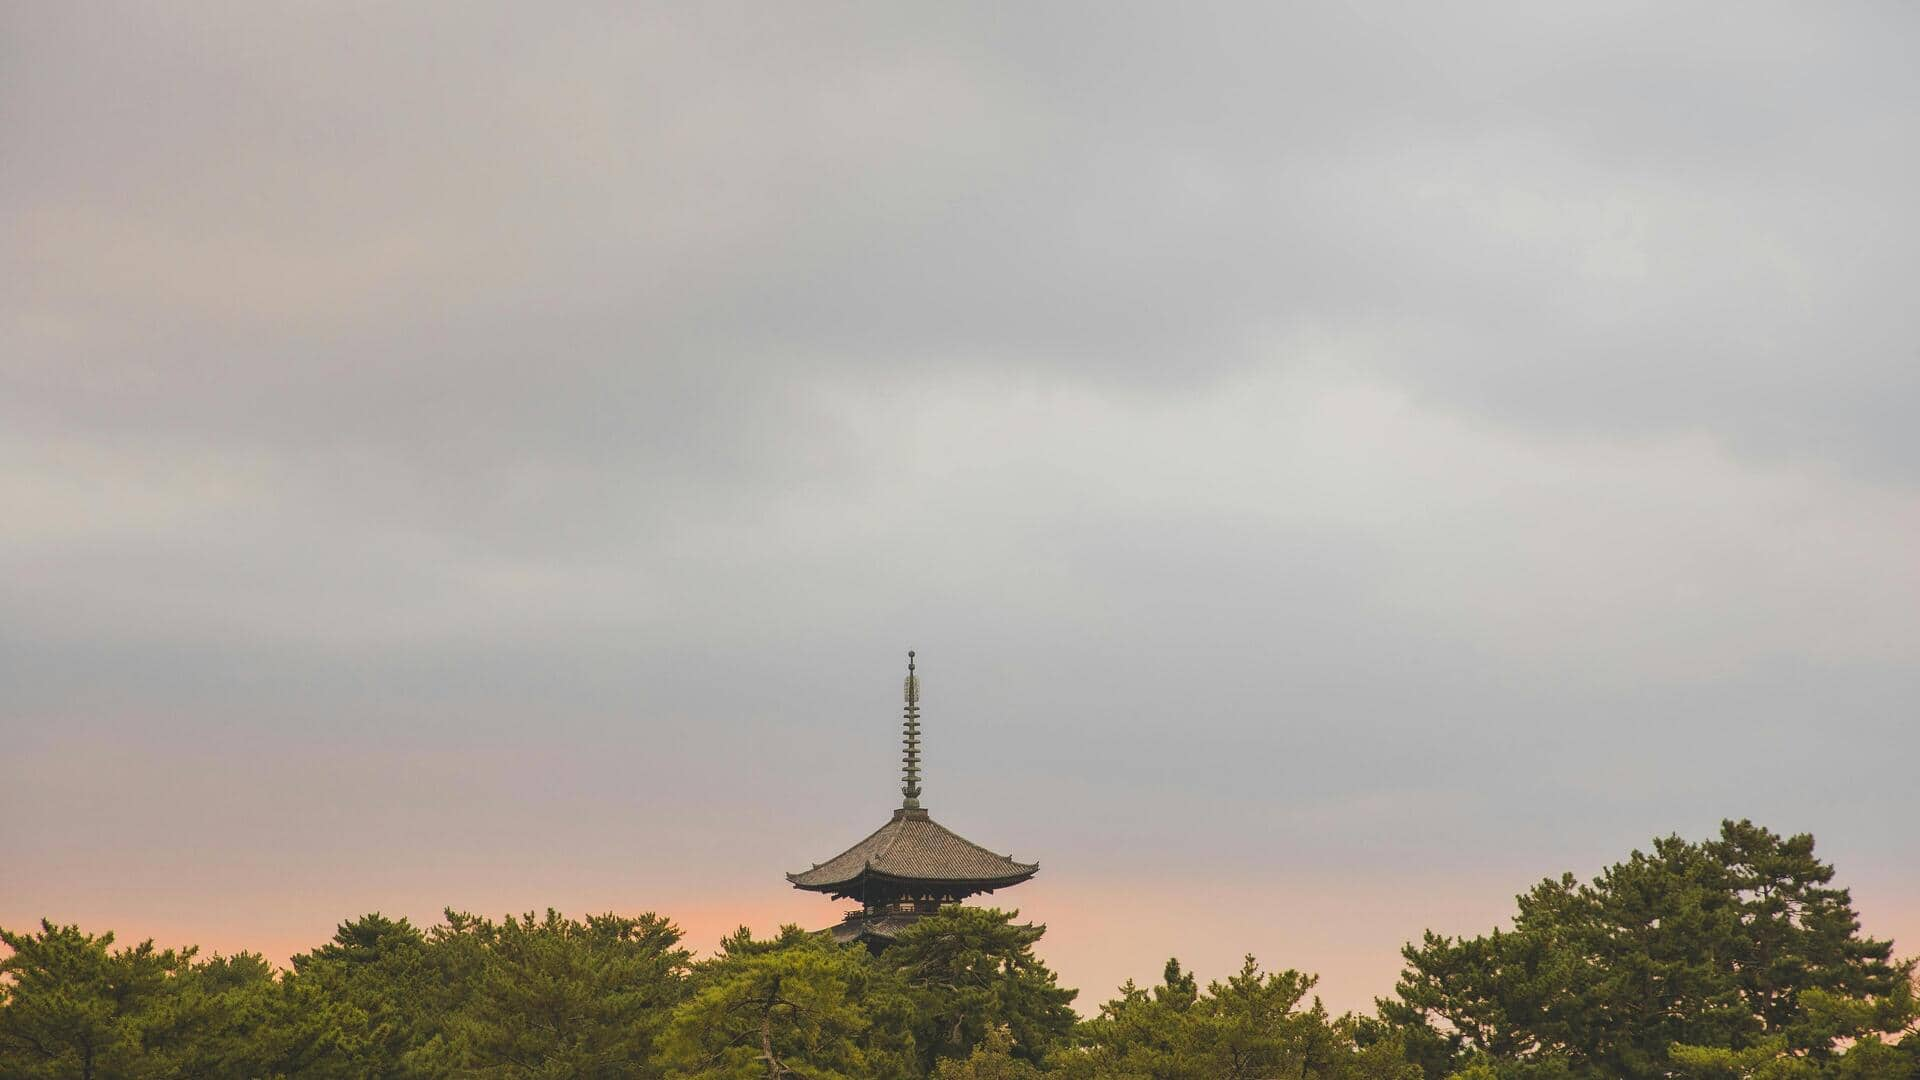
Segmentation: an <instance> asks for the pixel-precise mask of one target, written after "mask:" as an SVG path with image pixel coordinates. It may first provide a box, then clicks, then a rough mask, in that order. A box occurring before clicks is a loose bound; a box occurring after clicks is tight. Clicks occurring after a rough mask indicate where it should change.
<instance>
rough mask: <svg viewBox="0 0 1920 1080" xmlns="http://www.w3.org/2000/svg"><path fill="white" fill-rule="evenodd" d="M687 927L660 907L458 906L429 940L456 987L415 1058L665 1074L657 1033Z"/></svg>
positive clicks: (483, 1066)
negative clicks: (641, 910) (521, 909)
mask: <svg viewBox="0 0 1920 1080" xmlns="http://www.w3.org/2000/svg"><path fill="white" fill-rule="evenodd" d="M679 941H680V931H679V930H678V929H677V928H675V927H674V926H673V924H671V923H670V922H668V921H667V920H665V919H663V918H661V917H659V916H657V915H653V914H646V915H641V916H638V917H632V918H629V917H625V916H618V915H592V916H588V917H587V918H586V919H585V920H574V919H569V918H565V917H563V916H561V915H560V914H559V913H558V912H555V911H552V910H548V912H547V913H546V915H545V917H543V918H536V917H535V916H534V915H533V914H531V913H529V914H527V915H525V916H522V917H519V918H515V917H513V916H508V917H507V918H506V919H505V920H503V921H502V922H499V923H494V922H491V921H489V920H487V919H482V918H476V917H475V916H472V915H467V914H463V913H459V912H453V911H449V912H448V913H447V923H446V925H445V926H444V927H436V928H434V931H433V933H432V936H431V947H432V950H433V952H434V953H436V954H437V958H438V965H439V968H440V969H441V970H443V971H447V972H449V973H451V974H452V975H453V976H454V977H455V979H456V981H457V983H458V993H457V995H456V997H455V999H454V1000H451V1001H450V1002H449V1003H448V1004H447V1006H446V1012H445V1014H444V1015H443V1016H442V1017H441V1019H440V1024H439V1030H438V1031H437V1032H436V1033H435V1035H434V1036H433V1037H432V1038H431V1039H430V1040H429V1041H428V1042H427V1043H426V1045H424V1046H423V1047H421V1048H420V1049H419V1050H417V1051H415V1052H414V1053H412V1054H410V1055H409V1056H408V1057H407V1059H406V1063H407V1065H408V1066H409V1067H410V1068H411V1069H412V1070H414V1071H417V1072H420V1073H423V1074H427V1075H449V1076H451V1075H457V1076H474V1077H497V1078H501V1080H534V1078H541V1077H553V1078H556V1080H557V1078H561V1077H577V1078H582V1080H600V1078H604V1080H614V1078H626V1077H652V1076H659V1075H660V1068H659V1065H658V1062H657V1061H656V1060H655V1056H654V1052H653V1044H654V1041H655V1039H656V1038H658V1036H659V1035H660V1033H661V1032H662V1031H663V1030H664V1029H665V1027H666V1024H667V1020H668V1017H669V1016H670V1015H671V1012H672V1010H673V1007H674V1006H675V1005H676V1004H677V1003H678V1002H679V1000H680V997H681V993H682V980H683V979H684V977H685V974H686V969H687V965H688V960H689V956H688V953H687V952H686V950H684V949H681V948H679V947H678V945H679Z"/></svg>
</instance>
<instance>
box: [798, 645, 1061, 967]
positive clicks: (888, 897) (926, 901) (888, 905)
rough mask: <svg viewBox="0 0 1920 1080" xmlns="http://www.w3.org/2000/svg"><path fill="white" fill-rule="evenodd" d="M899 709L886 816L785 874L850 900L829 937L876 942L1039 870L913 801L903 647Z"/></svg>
mask: <svg viewBox="0 0 1920 1080" xmlns="http://www.w3.org/2000/svg"><path fill="white" fill-rule="evenodd" d="M905 696H906V711H905V713H904V720H903V722H902V724H901V729H902V736H903V740H902V741H903V742H904V744H905V752H904V753H903V755H902V765H903V768H902V781H903V783H902V784H901V788H900V791H901V794H902V795H903V796H904V799H903V801H902V804H901V806H900V808H899V809H897V810H895V811H894V812H893V818H892V820H890V821H888V822H887V823H886V824H885V825H882V826H880V827H879V828H878V829H876V830H874V831H873V833H872V834H871V835H869V836H868V837H867V838H866V839H864V840H862V841H860V842H859V843H857V844H855V845H853V846H852V847H850V848H848V849H847V850H845V851H843V852H841V853H840V854H838V855H835V856H834V857H833V858H831V859H828V860H827V861H826V862H823V863H815V864H814V866H813V868H812V869H810V870H802V871H801V872H799V873H797V874H788V875H787V880H788V881H791V882H792V883H793V886H794V888H796V889H809V890H812V891H814V892H822V893H826V894H827V895H829V896H833V897H839V898H845V899H849V900H857V901H859V902H860V907H859V908H857V909H855V910H853V911H850V912H848V913H847V916H846V918H845V919H843V920H841V922H840V924H839V925H838V926H835V927H833V931H832V932H833V936H834V938H835V939H836V940H838V941H842V942H850V941H864V942H866V944H867V946H868V947H869V948H873V949H876V950H877V949H880V948H883V947H884V946H885V945H886V943H887V942H889V941H891V940H893V937H894V935H896V934H898V933H899V932H900V931H901V930H903V929H905V928H906V927H907V926H909V925H911V924H912V923H913V921H914V920H915V919H918V918H919V917H920V916H922V915H927V914H930V913H932V912H935V911H938V910H940V908H941V906H943V905H945V904H953V903H958V902H959V901H961V900H963V899H965V898H966V897H969V896H973V895H976V894H978V893H990V892H992V891H994V890H995V889H1004V888H1006V887H1007V886H1009V885H1018V884H1020V883H1021V882H1023V881H1025V880H1027V879H1028V878H1030V877H1032V876H1033V875H1034V874H1035V873H1037V872H1038V871H1039V869H1040V865H1039V864H1038V863H1022V862H1015V861H1014V860H1013V859H1012V858H1011V857H1009V856H1006V855H996V854H994V853H993V852H991V851H988V850H987V849H986V848H983V847H981V846H980V845H978V844H976V843H974V842H972V841H971V840H967V839H965V838H964V837H962V836H960V835H959V834H958V833H955V832H953V831H952V830H951V829H948V828H947V827H946V826H944V825H941V824H940V823H939V822H937V821H935V820H933V818H932V817H931V816H930V815H929V814H928V813H927V811H926V810H925V809H923V808H922V807H921V806H920V678H919V676H918V675H917V674H916V673H915V671H914V654H913V653H911V652H909V653H908V654H907V682H906V691H905Z"/></svg>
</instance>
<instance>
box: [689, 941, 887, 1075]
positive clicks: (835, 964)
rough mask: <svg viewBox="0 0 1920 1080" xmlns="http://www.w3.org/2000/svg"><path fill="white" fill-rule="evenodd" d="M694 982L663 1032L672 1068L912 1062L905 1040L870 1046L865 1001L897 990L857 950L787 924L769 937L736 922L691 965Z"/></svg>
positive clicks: (840, 1071) (801, 1069)
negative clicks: (900, 1046)
mask: <svg viewBox="0 0 1920 1080" xmlns="http://www.w3.org/2000/svg"><path fill="white" fill-rule="evenodd" d="M692 987H693V992H692V994H691V996H690V997H688V998H687V999H686V1000H685V1001H684V1002H682V1003H681V1004H680V1006H679V1008H677V1009H676V1010H674V1013H673V1017H672V1020H671V1022H670V1024H669V1025H668V1027H667V1030H666V1031H665V1033H664V1034H663V1035H662V1036H661V1039H660V1048H661V1051H662V1055H663V1057H664V1059H665V1061H666V1063H667V1065H668V1067H669V1075H672V1076H676V1077H698V1078H701V1080H786V1078H788V1077H804V1078H806V1080H859V1078H864V1077H869V1076H898V1075H904V1074H905V1069H903V1066H910V1062H911V1053H910V1049H911V1047H910V1044H909V1045H908V1046H907V1047H906V1048H905V1049H906V1051H907V1052H904V1053H902V1052H897V1051H896V1052H891V1053H890V1052H889V1047H888V1046H887V1045H885V1043H886V1042H887V1040H882V1044H881V1045H880V1046H878V1047H876V1044H875V1041H874V1038H873V1036H874V1030H873V1028H874V1025H873V1014H872V1010H871V1008H870V1006H871V1005H872V1004H874V1003H875V1001H876V999H884V998H887V997H893V998H898V996H899V994H898V991H897V990H896V989H894V988H893V987H891V986H890V985H889V984H887V982H886V980H885V979H884V978H883V977H880V976H879V974H878V973H877V972H876V971H875V970H874V967H873V965H872V964H871V963H869V961H868V959H867V957H866V951H865V950H864V949H860V948H849V947H842V946H837V945H835V944H833V942H832V941H831V940H830V939H827V938H826V937H825V935H820V934H809V933H806V932H804V931H800V930H798V929H796V928H793V927H784V928H782V930H781V933H780V935H779V936H778V937H776V938H774V939H773V940H771V941H756V940H754V939H753V937H752V936H751V935H750V934H748V933H747V932H746V931H745V930H744V929H743V930H741V931H740V932H739V933H737V934H735V935H733V936H732V937H730V938H728V939H727V940H726V941H725V942H723V945H722V949H721V952H720V954H719V955H717V956H715V957H713V958H712V959H710V960H707V961H703V962H702V963H700V964H698V965H696V966H695V971H694V975H693V978H692ZM876 1049H877V1050H878V1051H879V1052H878V1053H876V1052H875V1051H876Z"/></svg>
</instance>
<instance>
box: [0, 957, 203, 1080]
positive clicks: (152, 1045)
mask: <svg viewBox="0 0 1920 1080" xmlns="http://www.w3.org/2000/svg"><path fill="white" fill-rule="evenodd" d="M0 942H4V943H5V945H6V946H7V948H8V949H10V950H12V954H11V955H10V956H8V957H7V958H6V959H5V960H0V1076H4V1077H7V1078H9V1080H11V1078H19V1080H27V1078H38V1077H77V1078H79V1080H96V1078H100V1080H120V1078H143V1077H159V1076H165V1075H169V1066H170V1064H171V1062H172V1060H173V1058H174V1055H175V1054H176V1053H177V1052H178V1051H179V1050H180V1049H181V1048H182V1047H184V1046H190V1045H191V1044H192V1042H193V1040H194V1039H195V1038H196V1037H197V1036H198V1035H200V1034H201V1033H202V1029H203V1028H204V1026H205V1024H206V1023H207V1021H208V1020H209V1019H210V1015H209V1013H210V1010H209V1009H208V1008H206V1007H203V1006H202V1005H201V1004H200V1003H198V1002H195V1001H191V1000H188V999H187V996H186V994H185V993H184V991H185V983H186V982H187V981H188V980H190V979H191V978H192V974H193V955H194V950H193V949H191V948H189V949H185V950H181V951H175V950H172V949H167V950H159V949H156V948H154V945H153V942H152V941H143V942H141V943H140V944H138V945H134V946H130V947H127V948H121V949H115V948H113V934H111V933H106V934H101V935H99V936H95V935H92V934H84V933H82V932H81V931H80V928H79V927H77V926H55V925H54V924H53V923H51V922H49V921H47V920H44V919H43V920H41V922H40V929H39V931H38V932H37V933H35V932H30V933H15V932H13V931H9V930H5V929H0ZM223 964H224V962H223Z"/></svg>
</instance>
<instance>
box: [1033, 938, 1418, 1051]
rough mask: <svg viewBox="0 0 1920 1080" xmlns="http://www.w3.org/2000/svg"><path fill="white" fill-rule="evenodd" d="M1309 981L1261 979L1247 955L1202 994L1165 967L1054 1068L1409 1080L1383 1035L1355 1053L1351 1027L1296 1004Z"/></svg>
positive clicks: (1108, 1010)
mask: <svg viewBox="0 0 1920 1080" xmlns="http://www.w3.org/2000/svg"><path fill="white" fill-rule="evenodd" d="M1315 981H1316V980H1315V978H1314V976H1311V975H1303V974H1301V973H1300V972H1298V971H1281V972H1274V973H1265V972H1262V971H1261V970H1260V967H1259V965H1258V963H1256V962H1255V960H1254V958H1253V957H1251V956H1249V957H1247V958H1246V961H1245V962H1244V963H1243V964H1242V965H1241V968H1240V970H1239V971H1238V972H1237V973H1235V974H1234V975H1232V976H1230V977H1228V979H1227V981H1226V982H1224V983H1219V982H1215V983H1211V984H1209V985H1208V986H1207V988H1206V989H1205V991H1204V992H1203V991H1202V990H1201V989H1200V988H1199V986H1198V983H1197V980H1196V979H1195V978H1194V977H1193V975H1192V974H1191V973H1189V972H1186V971H1183V970H1181V968H1180V964H1179V961H1177V960H1169V961H1167V967H1166V973H1165V976H1164V978H1163V980H1162V982H1161V984H1160V985H1158V986H1155V987H1153V988H1151V989H1141V988H1140V987H1138V986H1136V985H1134V984H1133V983H1131V982H1129V983H1128V984H1127V985H1125V986H1123V987H1121V991H1120V997H1118V998H1116V999H1115V1000H1113V1001H1110V1002H1108V1003H1107V1004H1106V1005H1104V1006H1102V1007H1101V1009H1100V1014H1099V1015H1098V1016H1096V1017H1094V1018H1093V1019H1091V1020H1089V1021H1087V1022H1086V1023H1085V1024H1084V1025H1083V1026H1082V1028H1081V1031H1080V1044H1081V1045H1080V1047H1079V1048H1078V1049H1076V1050H1072V1051H1067V1052H1063V1053H1059V1054H1056V1055H1055V1056H1054V1059H1053V1064H1054V1065H1055V1067H1056V1068H1057V1069H1058V1070H1059V1071H1060V1072H1061V1073H1062V1074H1064V1075H1065V1076H1067V1077H1070V1078H1076V1080H1078V1078H1085V1080H1120V1078H1142V1080H1268V1078H1272V1077H1300V1078H1309V1080H1333V1078H1338V1080H1360V1078H1366V1080H1414V1078H1417V1077H1418V1076H1419V1069H1418V1068H1417V1067H1416V1066H1413V1065H1410V1064H1408V1063H1407V1062H1406V1061H1405V1059H1404V1058H1403V1057H1402V1056H1401V1054H1400V1052H1399V1047H1398V1045H1397V1044H1395V1043H1393V1042H1392V1041H1391V1040H1390V1039H1386V1040H1375V1044H1374V1045H1373V1046H1370V1047H1365V1048H1363V1047H1361V1046H1360V1045H1359V1044H1358V1042H1357V1040H1356V1029H1355V1021H1353V1020H1352V1019H1351V1018H1346V1017H1343V1018H1341V1019H1339V1020H1330V1019H1329V1018H1328V1016H1327V1013H1326V1010H1325V1008H1323V1007H1322V1006H1321V1004H1320V1002H1319V1000H1318V999H1317V998H1316V999H1314V1000H1313V1001H1312V1003H1311V1004H1303V1003H1304V1002H1305V1000H1306V996H1307V993H1308V992H1309V991H1310V990H1312V988H1313V985H1314V983H1315Z"/></svg>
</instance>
